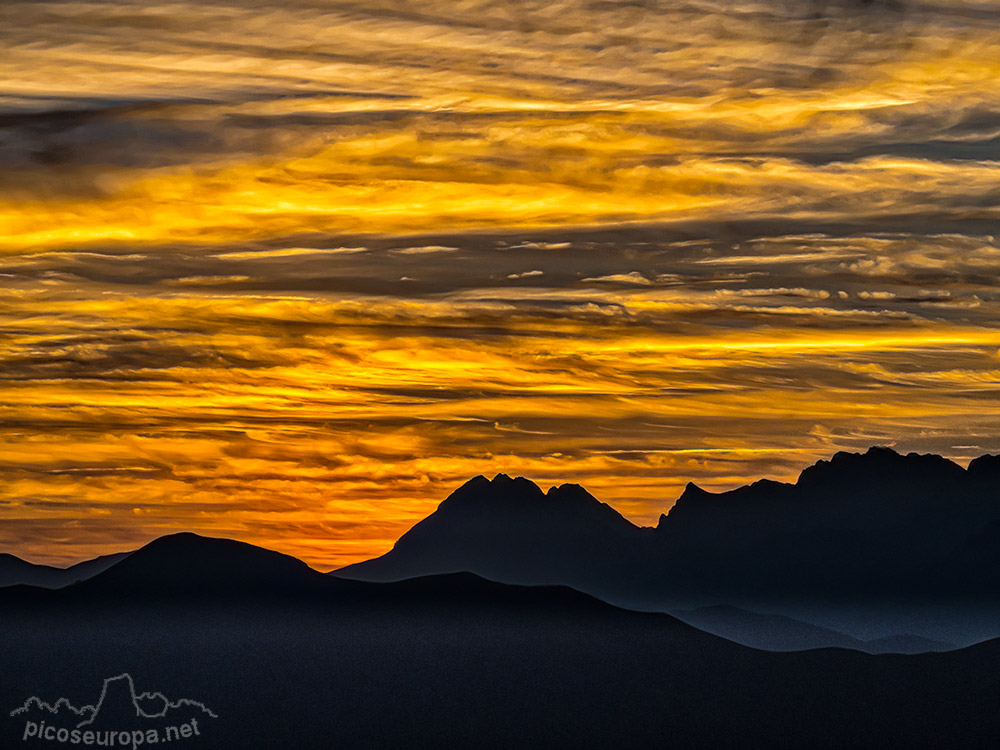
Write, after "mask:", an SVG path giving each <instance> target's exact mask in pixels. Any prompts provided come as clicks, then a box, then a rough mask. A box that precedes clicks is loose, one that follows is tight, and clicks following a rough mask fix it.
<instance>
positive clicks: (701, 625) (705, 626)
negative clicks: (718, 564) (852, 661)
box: [673, 604, 955, 654]
mask: <svg viewBox="0 0 1000 750" xmlns="http://www.w3.org/2000/svg"><path fill="white" fill-rule="evenodd" d="M673 614H674V616H676V617H678V618H679V619H680V620H682V621H683V622H686V623H688V624H689V625H693V626H694V627H696V628H698V629H699V630H703V631H705V632H706V633H712V634H714V635H718V636H721V637H723V638H726V639H728V640H731V641H734V642H736V643H740V644H742V645H744V646H750V647H751V648H761V649H765V650H767V651H805V650H807V649H814V648H831V647H836V648H849V649H853V650H855V651H864V652H865V653H872V654H885V653H894V654H921V653H927V652H930V651H948V650H951V649H954V648H955V645H954V644H951V643H945V642H943V641H935V640H932V639H929V638H921V637H920V636H914V635H906V634H901V635H895V636H887V637H883V638H873V639H870V640H861V639H859V638H852V637H851V636H849V635H846V634H844V633H840V632H837V631H836V630H831V629H829V628H822V627H819V626H818V625H812V624H810V623H807V622H802V621H800V620H795V619H793V618H791V617H784V616H782V615H773V614H763V613H758V612H749V611H747V610H744V609H740V608H738V607H733V606H731V605H726V604H720V605H716V606H714V607H701V608H699V609H693V610H682V611H675V612H674V613H673Z"/></svg>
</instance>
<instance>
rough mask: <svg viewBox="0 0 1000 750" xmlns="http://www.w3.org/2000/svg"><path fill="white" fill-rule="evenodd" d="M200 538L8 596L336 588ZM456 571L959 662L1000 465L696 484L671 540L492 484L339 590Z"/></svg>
mask: <svg viewBox="0 0 1000 750" xmlns="http://www.w3.org/2000/svg"><path fill="white" fill-rule="evenodd" d="M198 540H199V537H197V536H195V535H190V534H188V535H184V534H181V535H172V536H170V537H164V538H163V539H161V540H157V541H154V542H152V543H151V544H150V545H147V546H146V547H144V548H142V549H141V550H139V551H137V552H134V553H131V554H129V553H120V554H117V555H109V556H106V557H102V558H97V559H96V560H92V561H88V562H84V563H80V564H77V565H75V566H72V567H70V568H67V569H65V570H64V569H59V568H49V567H46V566H38V565H32V564H30V563H27V562H25V561H23V560H19V559H18V558H16V557H13V556H11V555H3V556H0V585H7V586H9V585H12V584H17V583H21V584H27V585H29V586H35V587H38V586H41V587H45V588H59V587H64V586H67V585H68V584H69V583H71V582H74V581H83V584H82V585H80V586H77V587H75V588H74V589H73V590H74V592H75V593H74V594H73V595H74V596H85V597H89V598H91V599H95V598H101V597H102V596H103V593H102V592H103V591H105V590H110V591H112V592H115V593H118V592H122V591H131V592H132V596H133V597H139V598H141V597H145V596H150V595H153V596H156V597H163V596H168V595H169V596H171V597H173V598H175V599H183V600H187V601H194V600H198V599H211V598H213V597H218V596H219V595H220V594H222V593H232V592H233V591H234V590H237V589H239V590H241V591H244V593H253V594H254V595H255V596H257V597H261V596H264V595H265V594H266V595H267V596H268V597H270V598H272V599H282V598H285V599H287V598H289V597H290V596H291V597H293V598H294V596H295V595H297V594H296V592H298V591H299V590H300V589H301V590H312V589H313V588H315V587H316V586H325V585H327V584H328V583H329V581H327V582H325V583H320V581H321V579H322V578H323V577H322V576H321V575H320V574H318V573H317V572H316V571H313V570H312V569H310V568H308V566H306V565H305V564H304V563H302V562H301V561H299V560H296V559H294V558H290V557H287V556H284V555H279V554H278V553H268V554H269V555H271V556H272V559H271V562H270V563H269V565H267V566H261V565H260V564H259V563H260V561H257V563H256V564H255V565H254V566H250V565H248V564H243V563H242V562H241V561H240V560H241V555H243V554H249V553H248V552H247V549H246V546H245V545H242V546H241V543H239V542H234V541H228V540H227V541H225V542H219V545H218V546H217V547H213V548H212V549H213V550H214V552H213V554H219V555H221V556H220V557H219V559H218V560H216V559H214V558H212V557H204V555H206V554H208V552H207V551H206V549H205V548H204V547H203V546H202V545H201V544H200V543H199V541H198ZM162 545H165V546H167V547H169V548H170V549H171V550H173V553H172V554H171V555H167V557H168V558H169V559H171V560H178V559H179V560H183V561H184V562H185V565H186V566H187V567H188V568H189V569H190V570H191V572H190V574H187V575H179V574H178V570H177V569H176V568H175V567H173V565H174V563H171V567H165V568H158V567H156V565H145V564H143V562H144V560H146V559H150V560H159V559H161V555H160V553H159V552H158V550H159V548H160V546H162ZM226 545H229V546H228V547H226ZM186 546H190V547H191V549H189V550H188V549H186ZM223 551H224V554H222V552H223ZM254 554H256V553H254ZM255 559H256V558H255ZM126 560H127V561H128V562H129V564H123V563H124V562H125V561H126ZM220 561H225V564H226V565H229V566H231V567H230V568H226V569H225V570H221V569H219V568H218V565H217V564H216V563H217V562H220ZM137 566H138V567H137ZM251 568H252V569H253V570H254V572H253V576H252V577H249V574H248V572H247V571H249V570H250V569H251ZM137 570H140V571H141V573H137V572H136V571H137ZM207 571H216V573H215V577H213V575H210V574H208V573H207ZM267 571H270V572H267ZM265 573H266V574H265ZM451 573H472V574H475V575H477V576H479V577H481V578H485V579H488V580H491V581H496V582H500V583H508V584H517V585H529V586H537V585H550V586H551V585H554V586H567V587H570V588H573V589H575V590H577V591H581V592H584V593H587V594H590V595H592V596H595V597H597V598H599V599H601V600H603V601H606V602H608V603H611V604H615V605H618V606H622V607H625V608H629V609H634V610H645V611H659V612H669V613H673V614H675V615H677V616H678V617H679V618H680V619H682V620H684V621H685V622H689V623H691V624H693V625H695V626H696V627H699V628H701V629H704V630H706V631H708V632H711V633H715V634H717V635H721V636H723V637H725V638H728V639H730V640H732V641H735V642H737V643H741V644H744V645H748V646H752V647H755V648H762V649H768V650H776V651H787V650H800V649H806V648H818V647H843V648H852V649H857V650H861V651H869V652H876V653H879V652H899V653H914V652H924V651H938V650H946V649H950V648H955V647H957V646H963V645H969V644H972V643H975V642H979V641H982V640H986V639H989V638H993V637H1000V457H998V456H983V457H980V458H977V459H975V460H973V461H972V462H971V463H970V464H969V466H968V468H963V467H961V466H959V465H958V464H956V463H954V462H952V461H949V460H947V459H945V458H942V457H940V456H934V455H919V454H915V453H910V454H907V455H902V454H900V453H897V452H896V451H894V450H892V449H890V448H871V449H869V450H868V451H867V452H865V453H843V452H842V453H837V454H836V455H834V456H833V457H832V458H831V459H830V460H829V461H819V462H818V463H816V464H814V465H813V466H810V467H808V468H806V469H805V470H803V471H802V473H801V475H800V476H799V478H798V480H797V481H796V482H795V483H792V484H786V483H780V482H774V481H770V480H761V481H758V482H755V483H753V484H750V485H748V486H745V487H740V488H738V489H735V490H732V491H729V492H723V493H710V492H707V491H705V490H703V489H701V488H700V487H698V486H696V485H694V484H689V485H688V486H687V487H686V489H685V490H684V492H683V494H682V495H681V496H680V497H679V498H678V500H677V501H676V503H675V504H674V505H673V507H672V508H671V509H670V511H669V512H668V513H666V514H664V515H662V516H661V517H660V519H659V523H658V524H657V525H656V526H655V527H641V526H636V525H635V524H633V523H632V522H630V521H629V520H627V519H626V518H624V517H623V516H622V515H620V514H619V513H618V512H617V511H615V510H614V509H613V508H612V507H610V506H609V505H607V504H605V503H602V502H600V501H599V500H597V499H596V498H595V497H594V496H593V495H591V494H590V493H589V492H587V491H586V490H585V489H584V488H583V487H581V486H579V485H576V484H564V485H561V486H556V487H552V488H550V489H549V490H548V491H543V490H542V489H541V488H540V487H539V486H538V485H536V484H535V483H533V482H531V481H529V480H528V479H525V478H522V477H518V478H511V477H509V476H507V475H505V474H498V475H497V476H496V477H494V478H493V479H492V480H489V479H486V478H485V477H482V476H480V477H476V478H474V479H472V480H470V481H468V482H467V483H465V484H464V485H463V486H461V487H460V488H459V489H457V490H456V491H455V492H454V493H452V494H451V495H450V496H449V497H448V498H447V499H445V500H444V501H443V502H442V503H441V504H440V506H439V507H438V508H437V510H436V511H435V512H434V513H432V514H431V515H429V516H428V517H427V518H425V519H423V520H422V521H420V522H419V523H417V524H416V525H415V526H414V527H413V528H412V529H410V531H408V532H407V533H406V534H404V535H403V536H402V537H401V538H400V539H399V540H398V541H397V543H396V544H395V546H394V547H393V549H392V550H391V551H390V552H388V553H386V554H385V555H382V556H381V557H378V558H375V559H372V560H368V561H365V562H362V563H358V564H355V565H351V566H348V567H346V568H342V569H340V570H337V571H334V572H333V573H331V574H330V576H328V578H329V579H330V580H337V581H339V582H340V583H339V584H338V585H340V586H341V587H345V586H348V585H349V583H350V582H352V581H368V582H393V581H403V580H407V579H415V578H423V577H427V576H437V575H442V574H451ZM98 574H100V575H98ZM293 581H294V582H295V583H294V584H293V583H292V582H293ZM32 596H37V595H36V594H32Z"/></svg>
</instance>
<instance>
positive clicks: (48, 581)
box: [0, 552, 129, 589]
mask: <svg viewBox="0 0 1000 750" xmlns="http://www.w3.org/2000/svg"><path fill="white" fill-rule="evenodd" d="M128 554H129V553H127V552H119V553H117V554H113V555H103V556H101V557H95V558H94V559H93V560H85V561H84V562H79V563H76V564H75V565H71V566H69V567H67V568H56V567H52V566H49V565H36V564H34V563H30V562H27V561H26V560H22V559H21V558H19V557H15V556H14V555H10V554H6V553H0V587H3V586H16V585H25V586H39V587H41V588H46V589H57V588H61V587H63V586H68V585H69V584H71V583H76V582H77V581H83V580H86V579H87V578H91V577H93V576H95V575H97V574H98V573H100V572H102V571H105V570H107V569H108V568H110V567H111V566H112V565H114V564H115V563H117V562H119V561H120V560H123V559H124V558H126V557H127V556H128Z"/></svg>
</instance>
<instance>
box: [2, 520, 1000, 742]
mask: <svg viewBox="0 0 1000 750" xmlns="http://www.w3.org/2000/svg"><path fill="white" fill-rule="evenodd" d="M158 542H159V543H155V542H154V543H151V544H150V545H147V547H145V548H143V549H142V550H139V551H137V552H136V553H134V555H133V556H131V557H130V558H129V560H128V561H127V562H128V563H129V565H128V566H127V567H123V568H119V567H118V566H115V568H112V569H109V570H108V571H105V572H104V573H102V574H99V575H98V576H96V577H95V578H93V579H91V580H90V581H85V582H82V583H79V584H76V585H74V586H70V587H67V588H64V589H59V590H55V591H42V592H39V591H38V590H34V597H35V602H36V603H37V600H38V598H39V597H41V598H43V599H44V603H45V606H44V609H43V610H39V609H38V608H37V607H36V606H35V604H33V603H32V601H31V597H27V596H26V594H28V593H31V592H30V591H28V590H26V589H24V588H23V587H13V588H9V589H4V590H0V611H2V612H4V638H3V639H0V670H2V672H3V674H4V675H5V678H4V680H3V681H2V683H0V706H6V707H8V709H7V710H8V711H11V710H14V711H16V709H17V708H18V707H21V706H25V705H32V706H37V705H40V704H39V703H37V702H36V703H32V702H31V699H32V697H34V696H38V697H40V699H41V700H45V701H48V702H50V704H51V703H53V702H56V701H58V699H60V698H62V699H65V701H66V702H67V703H72V704H73V705H76V706H82V705H83V704H84V703H88V704H89V705H93V706H95V710H94V711H93V712H92V713H96V714H97V716H98V720H99V721H98V722H95V727H96V725H97V723H100V724H101V727H100V729H102V730H105V731H107V730H109V729H111V730H121V729H122V728H124V729H130V728H133V727H135V728H137V729H142V730H143V731H149V730H148V729H147V728H148V727H150V726H152V727H153V728H154V731H155V730H158V731H160V732H163V731H165V729H166V728H167V727H169V726H170V725H176V724H177V722H179V721H181V720H184V719H187V718H188V716H184V717H182V718H178V719H176V720H175V719H174V718H173V716H172V714H170V715H167V716H165V717H162V720H159V719H155V718H154V719H148V718H147V717H144V716H138V715H137V708H139V707H142V708H143V710H144V711H146V712H147V713H155V712H154V711H152V710H147V708H146V706H147V704H149V705H150V707H151V706H152V699H153V698H154V697H155V696H156V695H157V694H159V695H163V696H170V698H171V700H172V701H176V702H178V704H179V705H184V706H187V707H188V708H190V709H191V713H190V717H191V718H194V717H195V716H197V720H198V731H197V733H196V734H195V733H190V734H189V736H186V738H185V747H190V748H192V749H194V750H196V749H197V748H218V747H295V748H302V749H303V750H311V749H313V748H317V749H318V748H325V747H332V746H335V747H344V748H352V749H354V750H366V749H367V748H385V747H407V748H440V747H449V748H457V749H461V748H487V749H493V748H496V749H497V750H500V749H504V750H509V748H512V747H538V748H557V747H573V748H607V747H622V748H640V747H653V746H657V745H661V744H663V743H665V742H666V743H668V744H669V745H670V746H671V747H676V748H701V747H711V748H721V749H726V748H769V749H779V750H780V749H782V748H789V749H791V748H795V749H796V750H797V749H798V748H802V747H811V748H813V747H814V748H820V749H824V748H831V749H832V748H842V747H852V748H885V747H962V748H991V747H995V746H996V743H997V742H998V741H1000V714H998V713H997V712H996V711H995V710H994V708H995V706H996V704H997V701H1000V683H998V682H997V680H996V679H995V675H996V671H997V668H998V666H1000V643H987V644H982V645H980V646H976V647H973V648H970V649H966V650H961V651H954V652H950V653H946V654H927V655H918V656H899V655H882V656H878V657H874V656H870V655H867V654H862V653H858V652H856V651H848V650H840V649H822V650H818V651H805V652H795V653H771V652H765V651H757V650H754V649H748V648H745V647H743V646H740V645H737V644H735V643H731V642H729V641H726V640H723V639H721V638H718V637H716V636H713V635H710V634H707V633H703V632H700V631H699V630H696V629H695V628H692V627H690V626H688V625H686V624H684V623H682V622H680V621H679V620H677V619H675V618H673V617H670V616H669V615H666V614H661V613H643V612H632V611H627V610H623V609H620V608H617V607H614V606H611V605H609V604H606V603H604V602H601V601H599V600H597V599H595V598H593V597H590V596H587V595H586V594H582V593H579V592H576V591H573V590H572V589H569V588H566V587H548V586H546V587H535V586H513V585H509V584H502V583H496V582H491V581H486V580H483V579H481V578H478V577H476V576H474V575H471V574H467V573H465V574H463V573H459V574H449V575H442V576H433V577H427V578H421V579H415V580H406V581H401V582H397V583H389V584H378V583H363V582H346V581H339V580H337V579H335V578H331V577H329V576H323V575H318V574H316V575H314V574H312V572H311V571H309V569H308V568H304V566H302V565H301V564H295V561H294V560H292V559H290V558H286V557H285V556H283V555H277V554H276V553H272V552H268V551H267V550H261V549H259V548H254V547H252V546H250V545H243V544H240V543H238V542H228V541H227V540H219V539H208V538H204V537H196V536H194V535H175V536H173V537H167V538H165V539H163V540H158ZM122 564H123V565H124V564H125V563H122ZM122 571H125V572H124V573H123V572H122ZM198 571H201V572H203V574H204V580H205V585H204V586H201V585H198V586H193V585H192V582H191V580H190V577H191V575H192V574H196V573H197V572H198ZM171 579H177V580H178V581H179V583H177V584H176V585H171V583H170V581H171ZM142 580H145V582H146V584H147V585H146V586H145V587H144V588H142V589H141V591H142V592H143V596H139V597H137V596H135V587H136V585H137V584H138V583H139V582H140V581H142ZM256 582H263V584H266V585H263V584H262V585H257V583H256ZM227 583H228V585H227ZM285 584H287V585H288V586H289V588H287V589H286V595H285V596H284V597H283V598H280V599H279V598H275V596H273V587H274V586H282V585H285ZM188 592H190V593H191V594H193V595H192V596H191V597H190V598H189V597H188V596H186V595H185V594H186V593H188ZM207 592H211V593H212V595H208V596H206V595H205V594H206V593H207ZM125 675H127V676H128V679H124V677H125ZM116 676H117V677H116ZM102 678H103V679H105V680H106V682H105V690H104V692H103V694H102V696H103V697H102V698H101V700H98V701H95V698H96V697H97V696H95V692H96V691H95V685H99V684H100V683H99V682H97V680H99V679H102ZM133 678H134V681H135V682H134V685H141V686H142V690H144V691H148V694H144V695H145V698H144V697H143V696H142V695H139V696H137V695H136V692H137V691H136V689H135V688H134V686H133V684H132V679H133ZM179 696H187V697H189V698H192V699H194V701H197V703H195V702H194V701H191V700H188V701H181V700H178V699H179ZM160 705H161V708H162V705H163V701H160ZM207 709H211V715H210V716H206V713H207ZM67 718H69V719H70V720H74V719H76V720H77V721H78V720H79V719H77V718H76V717H75V716H73V717H67ZM35 719H39V720H44V721H46V722H47V724H48V725H53V726H55V725H56V722H57V721H59V720H60V719H59V717H56V716H47V717H45V718H42V716H37V717H35ZM30 720H34V719H29V718H24V717H21V716H20V715H17V714H15V715H13V716H9V717H8V716H5V715H3V714H0V745H2V746H4V747H6V746H11V747H14V746H16V745H18V744H19V742H20V741H21V739H22V738H23V737H24V736H25V735H26V733H27V732H28V730H29V729H30V727H29V726H28V725H27V723H26V722H27V721H30ZM148 721H153V722H154V723H153V724H152V725H150V724H149V723H147V722H148ZM156 721H161V723H159V724H157V723H155V722H156ZM81 729H87V727H86V726H84V727H81ZM98 736H100V735H98ZM162 738H163V735H162V734H161V740H162Z"/></svg>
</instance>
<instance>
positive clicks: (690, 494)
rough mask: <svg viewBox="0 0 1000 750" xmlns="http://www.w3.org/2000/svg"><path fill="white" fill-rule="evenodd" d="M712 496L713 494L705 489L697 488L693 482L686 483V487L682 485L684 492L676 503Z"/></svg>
mask: <svg viewBox="0 0 1000 750" xmlns="http://www.w3.org/2000/svg"><path fill="white" fill-rule="evenodd" d="M712 494H713V493H711V492H709V491H708V490H706V489H703V488H702V487H699V486H698V485H696V484H695V483H694V482H688V483H687V484H686V485H684V491H683V492H682V493H681V496H680V497H679V498H677V502H680V501H681V500H692V499H694V498H702V497H708V496H710V495H712Z"/></svg>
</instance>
